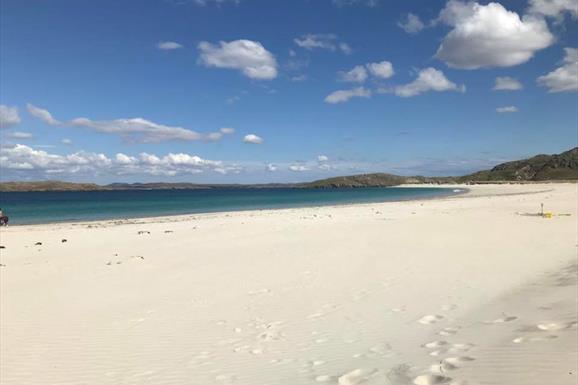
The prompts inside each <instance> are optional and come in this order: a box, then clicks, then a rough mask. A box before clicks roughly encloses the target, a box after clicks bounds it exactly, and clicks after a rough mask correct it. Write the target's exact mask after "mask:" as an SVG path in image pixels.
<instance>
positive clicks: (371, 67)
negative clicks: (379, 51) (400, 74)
mask: <svg viewBox="0 0 578 385" xmlns="http://www.w3.org/2000/svg"><path fill="white" fill-rule="evenodd" d="M365 66H366V67H367V70H368V71H369V73H370V74H371V75H373V76H375V77H378V78H381V79H389V78H390V77H392V76H393V75H394V74H395V71H394V70H393V64H391V62H388V61H387V60H384V61H381V62H378V63H367V64H366V65H365Z"/></svg>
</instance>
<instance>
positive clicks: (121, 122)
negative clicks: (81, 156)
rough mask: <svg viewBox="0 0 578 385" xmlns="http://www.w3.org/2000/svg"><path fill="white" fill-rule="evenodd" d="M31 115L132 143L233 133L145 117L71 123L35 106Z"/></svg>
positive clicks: (209, 137) (193, 139)
mask: <svg viewBox="0 0 578 385" xmlns="http://www.w3.org/2000/svg"><path fill="white" fill-rule="evenodd" d="M27 108H28V112H29V113H30V114H31V115H32V116H34V117H36V118H38V119H40V120H41V121H43V122H44V123H46V124H49V125H52V126H57V125H58V126H60V125H62V126H71V127H83V128H88V129H91V130H94V131H97V132H102V133H105V134H114V135H118V136H120V137H121V138H123V139H124V140H126V141H127V142H129V143H158V142H164V141H168V140H183V141H196V140H208V141H215V140H219V139H221V138H222V137H223V135H226V134H231V133H233V132H234V130H233V129H232V128H222V129H220V130H219V131H218V132H212V133H208V134H200V133H198V132H196V131H193V130H189V129H186V128H183V127H175V126H167V125H164V124H159V123H155V122H151V121H150V120H146V119H143V118H131V119H114V120H91V119H88V118H76V119H72V120H70V121H66V122H62V121H60V120H57V119H55V118H54V117H53V116H52V114H51V113H50V112H49V111H48V110H45V109H43V108H40V107H36V106H34V105H32V104H28V106H27Z"/></svg>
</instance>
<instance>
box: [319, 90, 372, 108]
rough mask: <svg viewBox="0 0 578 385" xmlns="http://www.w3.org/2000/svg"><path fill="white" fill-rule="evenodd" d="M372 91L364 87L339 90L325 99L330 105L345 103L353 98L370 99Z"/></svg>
mask: <svg viewBox="0 0 578 385" xmlns="http://www.w3.org/2000/svg"><path fill="white" fill-rule="evenodd" d="M369 97H371V91H370V90H368V89H367V88H364V87H356V88H352V89H350V90H338V91H334V92H332V93H330V94H329V95H327V96H326V97H325V102H326V103H329V104H337V103H344V102H346V101H348V100H349V99H351V98H369Z"/></svg>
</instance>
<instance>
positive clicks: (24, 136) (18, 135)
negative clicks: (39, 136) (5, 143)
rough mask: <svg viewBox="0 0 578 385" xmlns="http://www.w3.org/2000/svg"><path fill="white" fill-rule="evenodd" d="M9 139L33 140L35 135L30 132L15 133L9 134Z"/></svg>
mask: <svg viewBox="0 0 578 385" xmlns="http://www.w3.org/2000/svg"><path fill="white" fill-rule="evenodd" d="M8 137H9V138H11V139H32V137H33V135H32V134H31V133H29V132H21V131H14V132H10V133H8Z"/></svg>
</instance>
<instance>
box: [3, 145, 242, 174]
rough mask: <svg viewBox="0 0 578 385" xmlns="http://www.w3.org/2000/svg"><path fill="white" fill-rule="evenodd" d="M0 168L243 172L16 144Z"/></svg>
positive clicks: (175, 158)
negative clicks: (49, 150) (70, 152)
mask: <svg viewBox="0 0 578 385" xmlns="http://www.w3.org/2000/svg"><path fill="white" fill-rule="evenodd" d="M0 167H2V169H3V170H5V171H6V172H22V171H26V172H30V173H32V172H35V174H34V175H47V174H54V173H60V174H67V175H77V174H86V175H91V176H93V175H96V174H108V175H124V174H135V175H162V176H175V175H184V174H196V173H202V172H206V171H212V172H218V173H229V172H238V171H240V170H241V169H242V168H241V167H240V166H238V165H236V164H227V163H224V162H222V161H214V160H207V159H203V158H201V157H199V156H196V155H191V154H185V153H169V154H167V155H165V156H163V157H159V156H157V155H153V154H147V153H141V154H139V155H137V156H130V155H126V154H123V153H118V154H116V155H115V156H114V157H112V158H109V157H107V156H106V155H104V154H102V153H87V152H75V153H72V154H68V155H57V154H50V153H48V152H46V151H42V150H35V149H33V148H32V147H29V146H26V145H22V144H17V145H15V146H12V147H6V146H4V147H2V148H1V149H0Z"/></svg>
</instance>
